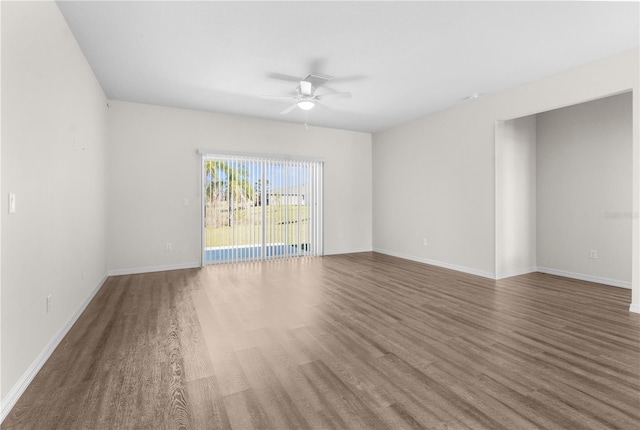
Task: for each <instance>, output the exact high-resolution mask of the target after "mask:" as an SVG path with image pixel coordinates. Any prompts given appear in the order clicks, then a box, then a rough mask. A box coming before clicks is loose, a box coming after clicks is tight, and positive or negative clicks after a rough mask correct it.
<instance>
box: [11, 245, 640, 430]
mask: <svg viewBox="0 0 640 430" xmlns="http://www.w3.org/2000/svg"><path fill="white" fill-rule="evenodd" d="M630 294H631V293H630V291H629V290H624V289H619V288H615V287H607V286H604V285H599V284H592V283H587V282H581V281H575V280H570V279H564V278H560V277H555V276H551V275H543V274H530V275H524V276H518V277H514V278H510V279H507V280H502V281H497V282H496V281H491V280H488V279H484V278H479V277H475V276H471V275H466V274H463V273H458V272H453V271H449V270H445V269H440V268H436V267H432V266H428V265H423V264H419V263H415V262H410V261H406V260H401V259H397V258H393V257H389V256H385V255H381V254H375V253H360V254H350V255H340V256H327V257H323V258H313V259H294V260H286V261H271V262H264V263H246V264H239V265H227V266H212V267H207V268H204V269H193V270H180V271H173V272H161V273H150V274H141V275H131V276H119V277H112V278H109V279H108V280H107V282H106V284H105V285H104V286H103V288H102V289H101V290H100V291H99V292H98V294H97V295H96V297H95V298H94V300H93V301H92V302H91V303H90V305H89V306H88V308H87V309H86V311H85V312H84V313H83V315H82V316H81V317H80V319H79V320H78V321H77V323H76V324H75V325H74V327H73V328H72V329H71V331H70V332H69V333H68V334H67V336H66V337H65V338H64V340H63V341H62V343H61V344H60V345H59V347H58V348H57V349H56V350H55V352H54V353H53V355H52V356H51V357H50V359H49V360H48V362H47V363H46V364H45V366H44V367H43V368H42V370H41V371H40V373H39V374H38V375H37V377H36V378H35V379H34V381H33V382H32V384H31V385H30V386H29V388H28V389H27V391H26V392H25V393H24V395H23V396H22V398H21V399H20V400H19V401H18V403H17V404H16V406H15V407H14V409H13V411H12V412H11V413H10V415H9V416H8V417H7V419H6V420H5V422H4V423H3V425H2V429H7V430H8V429H37V430H44V429H64V430H70V429H83V430H84V429H228V428H233V429H252V428H263V429H285V428H294V429H307V428H333V429H377V428H380V429H383V428H389V429H403V428H407V429H413V428H428V429H442V430H444V429H491V430H500V429H502V430H514V429H638V428H640V315H637V314H632V313H629V311H628V306H629V302H630Z"/></svg>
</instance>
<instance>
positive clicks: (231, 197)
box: [202, 154, 323, 265]
mask: <svg viewBox="0 0 640 430" xmlns="http://www.w3.org/2000/svg"><path fill="white" fill-rule="evenodd" d="M322 174H323V164H322V162H320V161H305V160H291V159H277V158H269V157H260V156H244V155H242V156H241V155H222V154H220V155H217V154H203V156H202V183H203V195H204V199H203V200H204V203H203V263H204V264H205V265H206V264H217V263H229V262H238V261H251V260H267V259H276V258H288V257H298V256H317V255H322V253H323V243H322V242H323V241H322V236H323V235H322V221H323V220H322Z"/></svg>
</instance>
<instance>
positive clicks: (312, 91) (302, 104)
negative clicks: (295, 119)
mask: <svg viewBox="0 0 640 430" xmlns="http://www.w3.org/2000/svg"><path fill="white" fill-rule="evenodd" d="M330 79H332V77H331V76H328V75H322V74H320V73H309V74H308V75H307V76H306V77H304V78H303V79H302V80H300V83H299V84H298V86H297V87H296V95H295V96H263V97H268V98H273V99H284V100H290V101H293V104H292V105H291V106H289V107H288V108H286V109H285V110H283V111H282V112H280V113H281V114H283V115H284V114H288V113H289V112H291V111H292V110H294V109H295V108H296V107H298V108H300V109H302V110H304V111H308V110H311V109H313V108H314V107H315V105H316V104H317V103H318V102H319V101H322V100H325V99H327V98H330V97H335V98H349V97H351V93H326V94H317V93H316V91H317V90H318V88H320V87H321V86H322V85H324V84H325V83H326V82H327V81H329V80H330Z"/></svg>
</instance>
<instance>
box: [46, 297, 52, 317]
mask: <svg viewBox="0 0 640 430" xmlns="http://www.w3.org/2000/svg"><path fill="white" fill-rule="evenodd" d="M51 305H52V299H51V294H49V295H48V296H47V313H49V311H51Z"/></svg>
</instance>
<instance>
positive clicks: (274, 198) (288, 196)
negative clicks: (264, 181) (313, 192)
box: [267, 184, 309, 206]
mask: <svg viewBox="0 0 640 430" xmlns="http://www.w3.org/2000/svg"><path fill="white" fill-rule="evenodd" d="M308 195H309V184H303V185H300V186H293V187H287V188H275V189H272V190H268V191H267V204H268V205H278V204H280V205H301V206H306V205H307V203H308V201H307V196H308Z"/></svg>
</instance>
